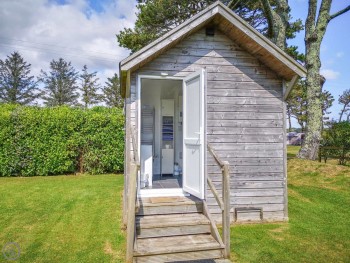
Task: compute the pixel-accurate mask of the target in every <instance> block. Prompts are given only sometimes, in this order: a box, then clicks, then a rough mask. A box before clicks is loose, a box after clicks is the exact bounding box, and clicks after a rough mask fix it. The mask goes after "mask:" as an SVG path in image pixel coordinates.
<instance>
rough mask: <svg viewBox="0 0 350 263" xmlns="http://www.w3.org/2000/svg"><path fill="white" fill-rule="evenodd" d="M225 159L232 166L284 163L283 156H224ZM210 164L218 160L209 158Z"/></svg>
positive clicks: (277, 164) (278, 164)
mask: <svg viewBox="0 0 350 263" xmlns="http://www.w3.org/2000/svg"><path fill="white" fill-rule="evenodd" d="M223 161H228V162H229V163H230V165H231V166H251V165H253V166H254V165H261V166H269V165H270V166H282V165H283V164H284V159H283V158H223ZM206 163H207V165H208V166H215V165H216V162H215V161H214V160H213V158H207V162H206Z"/></svg>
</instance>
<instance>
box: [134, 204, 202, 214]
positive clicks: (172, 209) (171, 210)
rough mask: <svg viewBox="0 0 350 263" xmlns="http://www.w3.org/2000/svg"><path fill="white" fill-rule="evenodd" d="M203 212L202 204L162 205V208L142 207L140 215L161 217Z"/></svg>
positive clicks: (139, 211)
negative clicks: (161, 215)
mask: <svg viewBox="0 0 350 263" xmlns="http://www.w3.org/2000/svg"><path fill="white" fill-rule="evenodd" d="M202 211H203V205H202V204H199V203H198V204H196V205H193V204H184V205H161V206H141V207H140V208H139V210H138V213H137V214H138V215H160V214H179V213H198V212H202Z"/></svg>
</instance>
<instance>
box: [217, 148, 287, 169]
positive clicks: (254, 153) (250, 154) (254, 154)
mask: <svg viewBox="0 0 350 263" xmlns="http://www.w3.org/2000/svg"><path fill="white" fill-rule="evenodd" d="M218 156H219V157H220V158H221V157H222V158H231V157H245V158H260V157H272V158H274V157H278V158H279V157H282V156H283V150H276V151H274V150H269V151H261V150H260V151H258V150H245V151H242V150H227V151H226V150H225V151H220V152H218ZM232 173H235V171H232Z"/></svg>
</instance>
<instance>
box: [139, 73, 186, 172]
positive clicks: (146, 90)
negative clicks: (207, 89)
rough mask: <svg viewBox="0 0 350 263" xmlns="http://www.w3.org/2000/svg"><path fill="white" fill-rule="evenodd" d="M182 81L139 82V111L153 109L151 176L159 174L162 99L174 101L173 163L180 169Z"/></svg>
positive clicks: (150, 80)
mask: <svg viewBox="0 0 350 263" xmlns="http://www.w3.org/2000/svg"><path fill="white" fill-rule="evenodd" d="M179 97H180V99H182V81H181V80H159V79H142V80H141V110H142V106H144V105H148V106H151V107H153V108H154V110H155V113H154V116H155V117H154V118H155V119H154V121H155V136H154V139H155V149H154V161H153V174H160V173H161V163H160V162H161V140H162V138H161V128H162V127H161V116H162V113H161V101H162V99H174V105H175V116H174V132H175V134H174V139H175V142H174V145H175V151H174V155H175V160H174V161H175V162H177V163H179V165H180V166H181V167H182V121H181V118H180V112H182V108H181V109H180V107H181V106H182V103H181V102H180V101H179Z"/></svg>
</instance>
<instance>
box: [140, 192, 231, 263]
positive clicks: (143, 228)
mask: <svg viewBox="0 0 350 263" xmlns="http://www.w3.org/2000/svg"><path fill="white" fill-rule="evenodd" d="M135 225H136V238H135V243H134V255H133V256H134V262H137V263H144V262H230V261H214V259H215V260H216V259H222V258H223V251H224V248H225V246H224V244H223V242H222V240H221V237H220V235H219V234H218V231H217V228H216V226H215V223H214V222H213V220H211V218H210V215H209V213H208V211H207V209H206V204H205V203H204V202H203V201H202V200H199V199H197V198H195V197H192V196H191V197H165V198H163V197H155V198H142V199H139V200H138V202H137V207H136V219H135ZM197 260H200V261H197Z"/></svg>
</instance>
